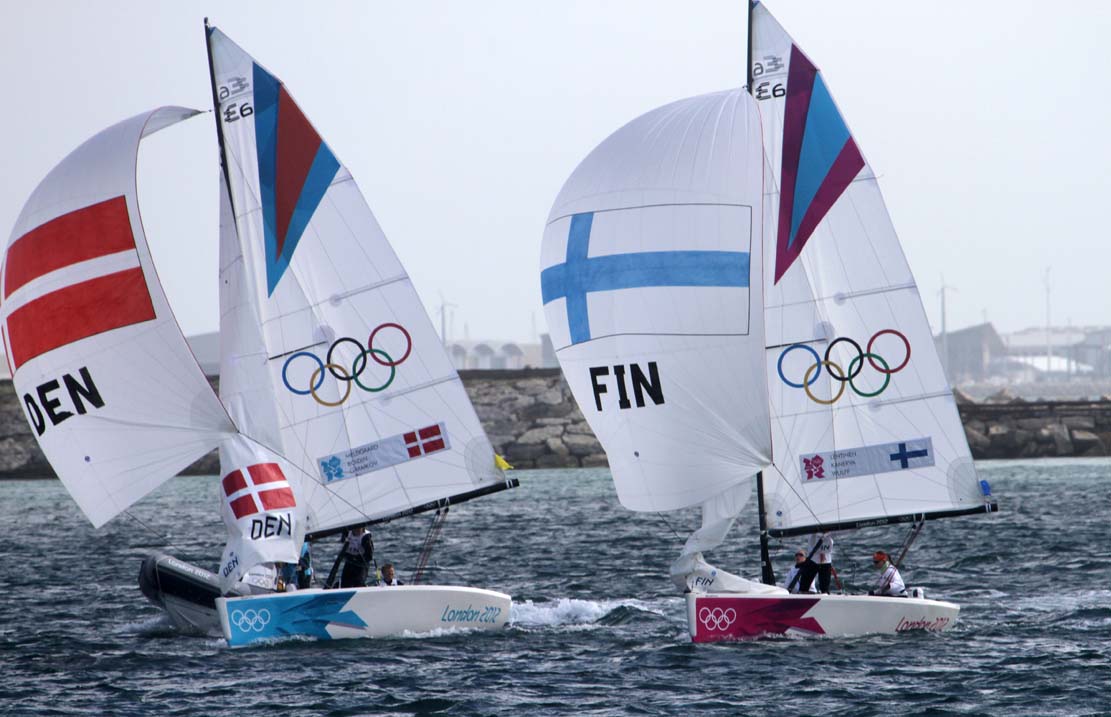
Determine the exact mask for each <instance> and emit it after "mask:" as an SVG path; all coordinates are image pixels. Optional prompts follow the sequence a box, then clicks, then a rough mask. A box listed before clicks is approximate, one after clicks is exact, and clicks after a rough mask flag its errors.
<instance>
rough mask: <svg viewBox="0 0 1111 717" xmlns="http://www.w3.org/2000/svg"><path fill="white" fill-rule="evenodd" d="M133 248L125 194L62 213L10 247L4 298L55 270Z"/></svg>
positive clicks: (133, 240)
mask: <svg viewBox="0 0 1111 717" xmlns="http://www.w3.org/2000/svg"><path fill="white" fill-rule="evenodd" d="M134 248H135V237H134V236H133V235H132V233H131V219H130V218H129V217H128V215H127V200H126V199H125V198H124V197H122V196H119V197H115V198H113V199H108V200H106V201H103V202H100V203H99V204H93V205H91V206H88V207H85V208H84V209H78V210H77V211H73V212H70V213H69V214H63V215H62V216H60V217H56V218H55V219H51V220H50V221H48V222H47V223H46V224H43V225H42V226H39V227H37V228H35V229H32V230H31V231H29V232H27V233H26V234H24V235H23V236H21V237H20V238H19V239H16V240H15V241H14V242H12V245H11V246H10V247H8V254H7V259H6V260H5V263H6V266H7V269H6V273H5V274H4V298H5V299H6V298H8V297H9V296H11V294H12V292H14V291H15V290H16V289H18V288H19V287H21V286H23V285H24V284H27V283H28V282H30V281H33V280H34V279H37V278H39V277H40V276H43V275H45V274H49V273H50V272H52V271H56V270H58V269H61V268H63V267H66V266H69V265H71V264H76V263H78V262H81V261H87V260H89V259H95V258H97V257H100V256H107V255H109V254H115V253H116V252H121V251H126V250H128V249H134Z"/></svg>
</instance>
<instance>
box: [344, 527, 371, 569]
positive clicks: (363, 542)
mask: <svg viewBox="0 0 1111 717" xmlns="http://www.w3.org/2000/svg"><path fill="white" fill-rule="evenodd" d="M343 553H344V556H345V557H346V558H347V559H348V560H350V561H352V562H358V563H361V564H363V565H369V564H370V560H371V558H373V557H374V541H373V540H372V539H371V537H370V533H363V534H362V535H355V534H354V533H349V534H348V536H347V546H346V547H345V548H344V550H343Z"/></svg>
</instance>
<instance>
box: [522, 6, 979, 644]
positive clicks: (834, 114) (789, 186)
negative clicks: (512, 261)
mask: <svg viewBox="0 0 1111 717" xmlns="http://www.w3.org/2000/svg"><path fill="white" fill-rule="evenodd" d="M750 32H751V34H752V40H751V43H750V44H751V54H752V61H751V66H752V69H753V72H752V74H753V75H754V77H753V78H752V80H751V81H750V88H751V94H750V93H749V91H747V88H746V90H733V91H728V92H719V93H713V94H709V95H704V96H700V97H694V98H690V99H686V100H682V101H679V102H675V103H673V104H670V105H667V106H664V107H661V108H659V109H656V110H653V111H651V112H649V113H647V114H645V115H643V116H641V117H639V118H637V119H635V120H633V121H632V122H630V123H629V124H628V125H626V126H625V127H623V128H621V129H619V130H618V131H617V132H615V133H614V134H613V135H611V136H610V137H609V138H607V139H606V140H605V141H603V142H602V143H601V144H600V145H599V146H598V147H597V148H596V149H595V150H594V151H593V152H591V153H590V154H589V155H588V156H587V157H586V159H584V160H583V162H582V163H581V164H580V165H579V167H578V168H577V169H576V170H575V171H574V173H572V175H571V177H570V178H569V179H568V180H567V182H566V184H565V185H564V187H563V189H562V191H561V192H560V194H559V196H558V197H557V199H556V201H555V204H554V206H553V208H552V211H551V214H550V216H549V220H548V225H547V228H546V230H545V234H544V240H543V245H542V250H541V284H542V292H543V300H544V304H545V313H546V317H547V320H548V325H549V329H550V332H551V336H552V341H553V344H554V346H555V347H556V355H557V356H558V358H559V361H560V364H561V365H562V367H563V370H564V375H565V376H566V377H567V381H568V384H569V385H570V387H571V390H572V392H573V393H574V395H575V398H576V400H577V401H578V403H579V405H580V407H581V408H582V409H583V413H584V414H585V415H586V418H587V419H588V421H589V422H590V424H591V427H592V428H593V429H594V431H595V433H596V434H597V436H598V438H599V440H600V441H601V442H602V444H603V446H604V447H605V449H606V453H607V455H608V457H609V461H610V468H611V471H612V473H613V479H614V484H615V486H616V488H617V494H618V498H619V499H620V500H621V502H622V504H624V505H625V506H626V507H628V508H630V509H632V510H640V511H672V510H679V509H683V508H689V507H694V506H699V507H700V508H701V510H702V527H701V528H700V529H699V530H697V531H695V533H694V534H692V535H691V536H690V538H689V539H688V540H687V542H686V545H685V546H684V548H683V550H682V552H681V554H680V557H679V558H678V559H677V560H676V561H675V563H674V564H673V565H672V566H671V574H672V578H673V580H674V581H675V582H676V584H677V585H678V586H679V587H680V588H681V589H683V590H684V592H685V594H686V596H687V598H686V599H687V610H688V623H689V628H690V633H691V636H692V638H693V639H694V640H695V641H698V642H708V641H718V640H733V639H743V638H748V637H755V636H759V635H766V634H788V633H790V634H796V633H797V634H807V635H855V634H863V633H871V632H897V631H903V630H911V629H927V630H944V629H948V628H950V627H952V626H953V625H954V624H955V622H956V618H957V615H958V613H959V607H958V606H957V605H955V604H952V603H949V602H944V601H938V600H929V599H925V598H924V597H921V595H922V594H923V593H922V592H921V591H916V592H915V594H914V596H911V597H872V596H867V595H809V594H802V595H795V594H789V593H788V591H787V590H785V589H784V588H782V587H777V586H775V584H774V583H775V580H774V575H773V572H772V569H771V563H770V559H769V557H768V544H767V539H768V535H769V534H771V535H772V536H790V535H800V534H806V533H825V532H831V531H837V530H847V529H852V528H857V527H863V526H871V525H883V524H888V523H901V522H908V523H913V524H914V526H915V529H914V531H913V533H912V535H917V530H918V529H920V527H921V524H922V522H924V521H925V520H932V519H936V518H942V517H949V516H956V515H964V514H970V513H982V512H991V511H992V510H995V509H996V504H995V503H994V502H993V501H992V500H991V498H990V490H988V489H987V486H986V483H981V482H980V481H978V480H977V478H976V474H975V470H974V468H973V465H972V459H971V455H970V453H969V450H968V445H967V443H966V441H965V438H964V432H963V428H962V426H961V423H960V420H959V417H958V414H957V410H956V407H955V404H954V402H953V397H952V392H951V389H950V387H949V385H948V383H947V381H946V379H945V376H944V373H943V371H942V369H941V365H940V362H939V360H938V358H937V355H936V352H935V350H934V348H933V341H932V336H931V333H930V330H929V326H928V324H927V322H926V318H925V314H924V311H923V309H922V304H921V300H920V298H919V295H918V290H917V288H916V285H915V283H914V279H913V276H912V275H911V272H910V269H909V266H908V265H907V263H906V260H905V258H904V256H903V253H902V249H901V247H900V246H899V242H898V238H897V237H896V235H895V232H894V229H893V227H892V225H891V221H890V218H889V217H888V214H887V211H886V209H885V207H884V205H883V200H882V197H881V195H880V193H879V188H878V186H877V184H876V180H875V176H874V174H873V173H872V171H871V169H870V168H869V167H868V165H867V163H866V162H865V161H864V159H863V157H862V155H861V154H860V151H859V149H858V148H857V145H856V142H855V140H854V139H853V138H852V135H851V133H850V132H849V131H848V128H847V126H846V125H845V123H844V121H843V120H842V118H841V115H840V112H839V111H838V110H837V108H836V105H835V104H834V103H833V100H832V97H831V96H830V94H829V91H828V89H827V88H826V85H825V82H824V80H823V79H822V78H821V75H820V73H818V71H817V70H816V68H815V67H814V66H813V64H812V63H811V62H810V61H809V59H807V58H806V56H805V55H804V54H803V53H802V51H801V50H799V49H798V47H797V46H796V45H795V44H794V43H793V42H792V41H791V39H790V37H789V36H788V35H787V34H786V33H785V32H783V30H782V28H781V27H780V26H779V25H778V23H777V22H776V21H775V19H774V18H772V16H771V15H770V14H769V13H768V12H767V10H766V9H765V8H764V7H763V6H762V5H759V4H754V5H753V6H752V10H751V17H750ZM912 350H913V356H912ZM754 477H755V478H756V483H757V491H756V493H757V496H758V499H759V503H760V504H759V506H758V507H759V510H758V513H759V515H760V523H761V525H760V530H761V539H762V540H761V544H762V556H761V558H762V575H761V581H760V582H757V581H753V580H747V579H745V578H742V577H739V576H737V575H733V574H730V573H728V572H726V571H723V570H720V569H717V568H715V567H713V566H712V565H709V564H708V563H706V562H705V560H704V559H703V552H704V551H708V550H710V549H712V548H714V547H716V546H717V545H720V544H721V543H722V542H723V540H724V539H725V536H726V533H727V532H728V531H729V529H730V527H731V526H732V524H733V522H734V520H735V518H736V516H737V514H738V513H739V512H740V511H741V509H742V508H743V507H744V505H745V503H746V502H747V500H748V496H749V494H750V493H751V488H752V484H751V481H752V480H753V478H754Z"/></svg>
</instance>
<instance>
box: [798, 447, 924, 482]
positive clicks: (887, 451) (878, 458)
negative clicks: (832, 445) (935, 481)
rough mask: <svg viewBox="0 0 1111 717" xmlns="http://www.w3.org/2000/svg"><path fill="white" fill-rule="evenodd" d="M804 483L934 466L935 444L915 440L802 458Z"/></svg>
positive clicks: (801, 471) (801, 466)
mask: <svg viewBox="0 0 1111 717" xmlns="http://www.w3.org/2000/svg"><path fill="white" fill-rule="evenodd" d="M799 461H800V466H799V469H800V475H802V477H803V480H805V481H819V480H836V479H838V478H853V477H856V476H865V475H874V474H876V473H891V472H893V471H903V470H908V469H911V468H925V467H927V466H932V465H934V447H933V440H932V439H930V438H928V437H927V438H915V439H909V440H905V441H899V442H897V443H881V444H878V445H872V446H861V447H859V448H846V449H843V450H837V451H825V452H821V453H812V454H810V455H806V456H800V457H799Z"/></svg>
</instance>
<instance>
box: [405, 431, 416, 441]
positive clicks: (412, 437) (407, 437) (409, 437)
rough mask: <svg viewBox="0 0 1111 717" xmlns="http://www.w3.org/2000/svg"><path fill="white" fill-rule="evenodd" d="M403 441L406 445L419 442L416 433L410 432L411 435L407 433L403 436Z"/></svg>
mask: <svg viewBox="0 0 1111 717" xmlns="http://www.w3.org/2000/svg"><path fill="white" fill-rule="evenodd" d="M402 439H404V441H405V442H406V443H416V442H417V434H416V431H410V432H409V433H406V434H405V435H404V436H402Z"/></svg>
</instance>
